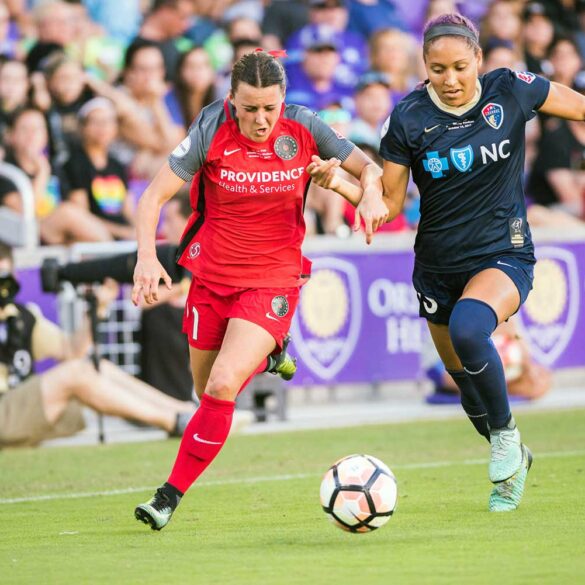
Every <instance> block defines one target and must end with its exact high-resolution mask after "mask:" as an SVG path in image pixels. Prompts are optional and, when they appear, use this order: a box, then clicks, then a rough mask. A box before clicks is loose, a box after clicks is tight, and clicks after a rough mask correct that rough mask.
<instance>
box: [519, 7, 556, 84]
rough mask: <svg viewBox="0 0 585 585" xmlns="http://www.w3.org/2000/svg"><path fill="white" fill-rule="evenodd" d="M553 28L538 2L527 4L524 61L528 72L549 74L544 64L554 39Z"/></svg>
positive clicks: (546, 65) (548, 68)
mask: <svg viewBox="0 0 585 585" xmlns="http://www.w3.org/2000/svg"><path fill="white" fill-rule="evenodd" d="M554 32H555V31H554V26H553V23H552V21H551V19H550V18H549V17H548V15H547V13H546V11H545V8H544V6H543V5H542V4H541V3H540V2H529V3H528V4H527V5H526V7H525V8H524V26H523V28H522V36H523V41H524V61H525V62H526V68H527V69H528V71H532V72H533V73H538V74H542V73H544V74H548V73H550V66H548V64H547V62H546V58H547V54H548V49H549V47H550V44H551V43H552V41H553V38H554Z"/></svg>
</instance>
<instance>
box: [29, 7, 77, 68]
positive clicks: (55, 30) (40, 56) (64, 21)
mask: <svg viewBox="0 0 585 585" xmlns="http://www.w3.org/2000/svg"><path fill="white" fill-rule="evenodd" d="M34 19H35V23H36V26H37V40H36V43H35V44H34V45H33V46H32V48H31V49H30V51H29V52H28V55H27V56H26V66H27V68H28V70H29V72H33V71H39V70H41V69H42V68H43V66H44V64H45V60H46V59H47V57H49V56H50V55H51V54H53V53H55V52H62V51H64V50H65V49H66V48H67V47H69V46H70V45H71V43H73V41H74V39H75V22H74V20H73V11H72V8H71V6H70V5H69V4H67V2H62V1H61V0H47V1H46V2H43V3H42V4H39V5H38V6H37V8H36V9H35V11H34Z"/></svg>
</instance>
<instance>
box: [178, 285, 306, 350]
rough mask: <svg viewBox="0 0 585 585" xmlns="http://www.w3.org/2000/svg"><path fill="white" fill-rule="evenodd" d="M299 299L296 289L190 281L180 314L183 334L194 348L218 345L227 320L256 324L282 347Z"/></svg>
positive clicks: (209, 347)
mask: <svg viewBox="0 0 585 585" xmlns="http://www.w3.org/2000/svg"><path fill="white" fill-rule="evenodd" d="M298 302H299V288H298V287H294V288H237V287H232V286H225V285H216V284H215V283H213V284H211V283H205V284H204V283H202V282H201V281H197V280H196V279H195V278H194V279H193V281H192V282H191V288H190V289H189V295H188V296H187V302H186V304H185V312H184V314H183V333H185V334H186V335H187V339H188V341H189V345H190V346H191V347H194V348H196V349H207V350H217V349H219V348H220V347H221V344H222V342H223V338H224V335H225V332H226V329H227V325H228V320H229V319H234V318H237V319H244V320H246V321H250V322H252V323H256V325H260V327H262V328H263V329H265V330H266V331H268V333H270V335H272V337H274V339H275V341H276V344H277V345H278V347H279V348H282V342H283V339H284V337H285V336H286V334H287V333H288V332H289V329H290V324H291V321H292V317H293V315H294V312H295V309H296V308H297V304H298Z"/></svg>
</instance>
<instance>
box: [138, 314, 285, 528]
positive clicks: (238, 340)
mask: <svg viewBox="0 0 585 585" xmlns="http://www.w3.org/2000/svg"><path fill="white" fill-rule="evenodd" d="M275 347H276V342H275V340H274V338H273V337H272V336H271V335H270V334H269V333H268V332H267V331H266V330H265V329H263V328H262V327H260V326H259V325H256V324H255V323H251V322H249V321H245V320H243V319H231V320H230V321H229V323H228V327H227V330H226V334H225V337H224V340H223V344H222V346H221V349H220V350H219V352H218V353H217V355H216V356H215V359H213V360H212V357H213V356H211V355H207V356H202V357H206V358H207V360H206V362H205V363H204V364H202V365H201V367H199V364H195V367H194V370H193V375H194V379H197V381H198V382H199V383H201V380H202V379H203V378H204V377H205V376H207V383H206V385H205V392H204V393H203V394H202V396H201V404H200V406H199V409H198V410H197V412H196V413H195V415H194V416H193V418H192V419H191V421H190V422H189V424H188V426H187V429H186V430H185V433H184V435H183V439H182V441H181V446H180V447H179V453H178V454H177V458H176V460H175V465H174V466H173V470H172V471H171V474H170V476H169V478H168V481H167V482H166V483H165V484H164V485H163V486H161V487H160V488H159V489H158V490H157V491H156V493H155V495H154V496H153V498H152V499H151V500H150V501H149V502H147V503H145V504H141V505H139V506H138V507H137V508H136V510H135V516H136V518H137V519H138V520H140V521H142V522H144V523H145V524H149V525H150V527H151V528H152V529H153V530H160V529H161V528H163V527H164V526H166V525H167V524H168V522H169V521H170V519H171V516H172V514H173V512H174V511H175V509H176V508H177V506H178V505H179V502H180V501H181V498H182V497H183V495H184V493H185V492H186V491H187V490H188V489H189V488H190V487H191V485H192V484H193V483H194V482H195V481H196V480H197V478H198V477H199V476H200V475H201V474H202V473H203V471H205V469H206V468H207V466H208V465H209V464H210V463H211V462H212V461H213V460H214V459H215V457H216V456H217V454H218V453H219V452H220V450H221V449H222V447H223V445H224V443H225V441H226V439H227V436H228V434H229V431H230V427H231V424H232V418H233V414H234V407H235V398H236V396H237V395H238V392H239V390H240V388H241V387H242V385H243V384H244V382H245V381H246V380H247V379H248V378H249V377H250V375H252V374H253V373H254V372H255V371H256V370H257V368H258V364H260V363H262V362H263V361H265V358H266V356H267V355H269V354H270V353H271V352H272V351H273V350H274V348H275ZM195 355H197V354H195ZM212 361H213V363H212V365H211V368H210V369H209V364H210V363H211V362H212ZM206 369H209V374H208V375H207V374H206ZM196 383H197V382H196Z"/></svg>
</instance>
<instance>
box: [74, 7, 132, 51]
mask: <svg viewBox="0 0 585 585" xmlns="http://www.w3.org/2000/svg"><path fill="white" fill-rule="evenodd" d="M140 3H141V0H123V2H121V1H120V0H83V4H84V5H85V6H86V7H87V10H88V12H89V15H90V16H91V19H92V20H93V21H94V22H96V23H98V24H100V25H101V26H102V27H103V28H104V29H105V30H106V31H107V34H108V36H110V37H112V38H114V39H116V40H118V41H121V42H122V43H124V44H128V43H130V41H131V40H132V39H133V38H134V37H135V36H136V34H137V33H138V30H139V27H140V21H141V20H142V14H141V12H140Z"/></svg>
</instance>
